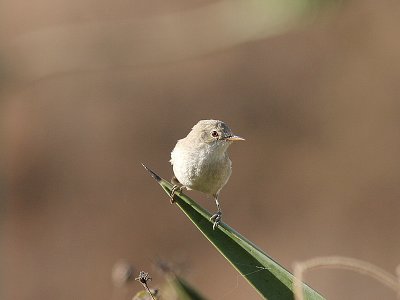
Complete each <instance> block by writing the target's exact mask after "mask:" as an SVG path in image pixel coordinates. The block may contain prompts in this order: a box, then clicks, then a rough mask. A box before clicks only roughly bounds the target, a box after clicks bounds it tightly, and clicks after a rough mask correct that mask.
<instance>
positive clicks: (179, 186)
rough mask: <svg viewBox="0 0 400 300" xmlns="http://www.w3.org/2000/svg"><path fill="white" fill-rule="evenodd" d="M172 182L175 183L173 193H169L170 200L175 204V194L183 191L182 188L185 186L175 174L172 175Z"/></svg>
mask: <svg viewBox="0 0 400 300" xmlns="http://www.w3.org/2000/svg"><path fill="white" fill-rule="evenodd" d="M171 182H172V183H173V184H174V186H173V187H172V190H171V194H170V195H169V198H170V199H169V201H170V202H171V204H173V203H174V202H175V199H174V196H175V194H176V193H177V192H178V193H181V192H182V190H183V189H184V188H185V186H184V185H182V184H181V183H180V182H179V180H178V179H177V178H176V177H175V176H174V177H172V179H171Z"/></svg>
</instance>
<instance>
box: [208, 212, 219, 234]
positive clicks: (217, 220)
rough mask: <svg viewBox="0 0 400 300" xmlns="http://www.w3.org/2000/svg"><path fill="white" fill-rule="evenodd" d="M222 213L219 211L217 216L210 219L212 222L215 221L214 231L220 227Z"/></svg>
mask: <svg viewBox="0 0 400 300" xmlns="http://www.w3.org/2000/svg"><path fill="white" fill-rule="evenodd" d="M221 218H222V212H221V211H220V210H219V211H217V212H216V213H215V214H213V215H212V216H211V218H210V221H213V222H214V224H213V230H215V229H216V228H218V225H219V224H220V223H221Z"/></svg>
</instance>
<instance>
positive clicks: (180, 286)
mask: <svg viewBox="0 0 400 300" xmlns="http://www.w3.org/2000/svg"><path fill="white" fill-rule="evenodd" d="M168 281H169V283H170V284H171V285H172V287H173V288H174V290H175V292H176V293H177V295H178V296H179V300H206V298H204V297H203V296H202V295H200V293H199V292H197V291H196V290H195V289H194V288H193V287H192V286H191V285H189V283H187V282H186V281H185V280H184V279H183V278H181V277H179V276H178V275H175V274H169V275H168Z"/></svg>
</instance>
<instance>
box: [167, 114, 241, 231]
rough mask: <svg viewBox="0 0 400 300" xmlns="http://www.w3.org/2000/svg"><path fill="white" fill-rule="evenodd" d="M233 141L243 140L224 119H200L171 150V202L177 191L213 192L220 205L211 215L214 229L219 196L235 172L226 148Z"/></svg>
mask: <svg viewBox="0 0 400 300" xmlns="http://www.w3.org/2000/svg"><path fill="white" fill-rule="evenodd" d="M233 141H244V139H243V138H241V137H240V136H237V135H234V134H233V133H232V130H231V129H230V128H229V127H228V125H226V124H225V123H224V122H222V121H219V120H201V121H199V122H198V123H197V124H196V125H194V127H193V128H192V130H191V131H190V132H189V134H188V135H187V136H186V137H185V138H183V139H181V140H178V142H177V143H176V146H175V148H174V149H173V150H172V152H171V160H170V162H171V164H172V166H173V171H174V175H175V176H174V177H173V178H172V183H173V184H174V186H173V188H172V191H171V195H170V196H171V203H173V202H174V195H175V193H176V192H181V191H182V190H183V189H188V190H196V191H200V192H203V193H205V194H207V195H211V196H212V197H213V198H214V200H215V204H216V205H217V212H216V213H215V214H214V215H213V216H212V217H211V218H210V220H211V221H213V222H214V224H213V229H214V230H215V228H217V227H218V225H219V224H220V222H221V216H222V212H221V207H220V205H219V202H218V195H219V192H220V191H221V189H222V188H223V186H224V185H225V184H226V183H227V182H228V179H229V177H230V176H231V173H232V167H231V166H232V162H231V160H230V159H229V157H228V153H227V150H228V147H229V146H230V145H231V144H232V142H233Z"/></svg>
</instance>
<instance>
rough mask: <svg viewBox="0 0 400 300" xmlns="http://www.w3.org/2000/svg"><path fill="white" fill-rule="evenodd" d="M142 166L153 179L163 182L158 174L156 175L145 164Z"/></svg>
mask: <svg viewBox="0 0 400 300" xmlns="http://www.w3.org/2000/svg"><path fill="white" fill-rule="evenodd" d="M142 166H143V168H145V169H146V170H147V171H148V172H149V173H150V175H151V177H153V178H154V179H155V180H157V182H160V181H161V177H160V176H158V175H157V174H156V173H154V172H153V171H152V170H150V169H149V168H148V167H147V166H146V165H145V164H144V163H142Z"/></svg>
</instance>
